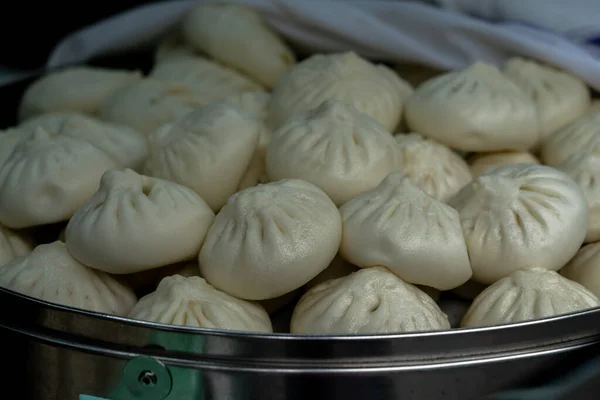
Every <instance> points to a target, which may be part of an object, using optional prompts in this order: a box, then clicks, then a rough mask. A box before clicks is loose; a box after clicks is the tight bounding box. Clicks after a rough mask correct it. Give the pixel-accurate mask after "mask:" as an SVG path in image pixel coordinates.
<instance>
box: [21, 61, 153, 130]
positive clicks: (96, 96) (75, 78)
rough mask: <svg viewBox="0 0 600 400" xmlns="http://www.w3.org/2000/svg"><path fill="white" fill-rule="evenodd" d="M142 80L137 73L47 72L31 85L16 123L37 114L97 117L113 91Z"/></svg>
mask: <svg viewBox="0 0 600 400" xmlns="http://www.w3.org/2000/svg"><path fill="white" fill-rule="evenodd" d="M140 79H142V73H141V72H139V71H127V70H119V69H105V68H94V67H70V68H64V69H61V70H60V71H56V72H50V73H49V74H47V75H45V76H43V77H41V78H40V79H38V80H36V81H35V82H33V83H32V84H31V85H30V86H29V87H28V88H27V90H26V91H25V94H24V95H23V98H22V100H21V104H20V106H19V119H21V120H23V119H25V118H28V117H31V116H33V115H37V114H45V113H49V112H58V111H73V112H78V113H82V114H89V115H96V114H97V112H98V110H99V109H100V106H101V104H102V102H103V101H104V99H105V98H106V97H107V96H109V95H110V94H111V93H113V92H114V91H116V90H118V89H120V88H122V87H124V86H127V85H130V84H132V83H134V82H137V81H139V80H140Z"/></svg>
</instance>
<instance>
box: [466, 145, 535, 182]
mask: <svg viewBox="0 0 600 400" xmlns="http://www.w3.org/2000/svg"><path fill="white" fill-rule="evenodd" d="M467 163H468V164H469V167H470V169H471V174H472V175H473V177H474V178H477V177H478V176H479V175H481V174H483V173H484V172H485V171H486V170H488V169H490V168H495V167H501V166H503V165H510V164H539V163H540V161H539V160H538V159H537V158H536V157H535V156H534V155H533V154H531V153H528V152H525V151H498V152H495V153H478V154H473V155H471V156H469V158H467Z"/></svg>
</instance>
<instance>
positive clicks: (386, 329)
mask: <svg viewBox="0 0 600 400" xmlns="http://www.w3.org/2000/svg"><path fill="white" fill-rule="evenodd" d="M438 329H439V330H441V329H450V323H449V322H448V318H447V317H446V315H445V314H444V313H443V312H442V311H441V310H440V308H439V307H438V306H437V304H435V302H434V301H433V300H432V299H431V298H430V297H429V296H428V295H427V294H425V293H424V292H422V291H421V290H419V289H418V288H417V287H415V286H413V285H411V284H409V283H406V282H404V281H402V279H400V278H398V277H397V276H395V275H394V274H392V273H391V272H389V271H388V270H387V269H385V268H383V267H375V268H368V269H363V270H360V271H358V272H355V273H353V274H351V275H349V276H346V277H344V278H339V279H334V280H330V281H327V282H324V283H321V284H320V285H318V286H315V287H314V288H312V289H311V290H309V291H308V292H307V293H306V294H305V295H304V296H302V298H301V299H300V301H299V302H298V305H297V306H296V308H295V309H294V314H293V316H292V322H291V333H297V334H369V333H396V332H415V331H421V332H422V331H431V330H438Z"/></svg>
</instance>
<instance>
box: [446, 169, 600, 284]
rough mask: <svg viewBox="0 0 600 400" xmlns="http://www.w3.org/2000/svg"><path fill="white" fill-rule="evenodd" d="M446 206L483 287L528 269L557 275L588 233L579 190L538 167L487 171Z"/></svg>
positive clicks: (559, 174) (560, 174)
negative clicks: (455, 217)
mask: <svg viewBox="0 0 600 400" xmlns="http://www.w3.org/2000/svg"><path fill="white" fill-rule="evenodd" d="M449 204H450V205H451V206H452V207H454V208H455V209H456V210H458V213H459V215H460V221H461V224H462V230H463V234H464V236H465V239H466V242H467V248H468V250H469V258H470V260H471V267H472V268H473V280H475V281H477V282H479V283H483V284H490V283H493V282H495V281H497V280H498V279H501V278H503V277H505V276H508V275H509V274H511V273H512V272H513V271H516V270H519V269H523V268H528V267H531V266H537V267H542V268H546V269H549V270H558V269H560V268H561V267H562V266H563V265H565V264H566V263H567V261H569V260H570V259H571V257H573V255H574V254H575V253H576V252H577V250H578V249H579V247H580V246H581V244H582V243H583V239H584V238H585V235H586V232H587V220H588V208H587V202H586V200H585V197H584V194H583V192H582V190H581V188H579V186H578V185H577V184H576V183H575V182H574V181H573V180H572V179H571V178H569V177H568V176H567V175H566V174H565V173H563V172H561V171H559V170H556V169H554V168H550V167H546V166H542V165H533V164H514V165H506V166H503V167H497V168H493V169H490V170H488V171H487V172H485V173H484V174H483V175H481V176H480V177H479V178H477V179H475V180H474V181H472V182H471V183H470V184H468V185H467V186H465V188H463V189H462V190H461V191H460V192H459V193H458V194H457V195H456V196H455V197H454V198H452V199H451V200H450V201H449Z"/></svg>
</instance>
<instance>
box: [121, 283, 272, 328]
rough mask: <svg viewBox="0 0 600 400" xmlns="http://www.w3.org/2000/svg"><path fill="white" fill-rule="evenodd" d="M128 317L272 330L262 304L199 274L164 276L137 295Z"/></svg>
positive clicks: (194, 325)
mask: <svg viewBox="0 0 600 400" xmlns="http://www.w3.org/2000/svg"><path fill="white" fill-rule="evenodd" d="M129 318H133V319H137V320H142V321H150V322H157V323H161V324H170V325H184V326H192V327H197V328H213V329H226V330H235V331H250V332H273V328H272V327H271V320H270V319H269V315H268V314H267V312H266V311H265V310H264V309H263V308H262V307H261V306H259V305H258V304H256V303H252V302H249V301H245V300H240V299H236V298H235V297H233V296H230V295H228V294H227V293H224V292H221V291H220V290H217V289H215V288H214V287H212V286H211V285H209V284H208V283H207V282H206V281H205V280H204V279H202V278H200V277H199V276H192V277H187V278H186V277H183V276H181V275H173V276H168V277H166V278H164V279H163V280H162V281H160V283H159V284H158V287H157V288H156V291H154V292H153V293H150V294H149V295H147V296H144V297H142V298H141V299H140V301H139V302H138V303H137V304H136V305H135V307H134V308H133V310H131V312H130V313H129Z"/></svg>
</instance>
